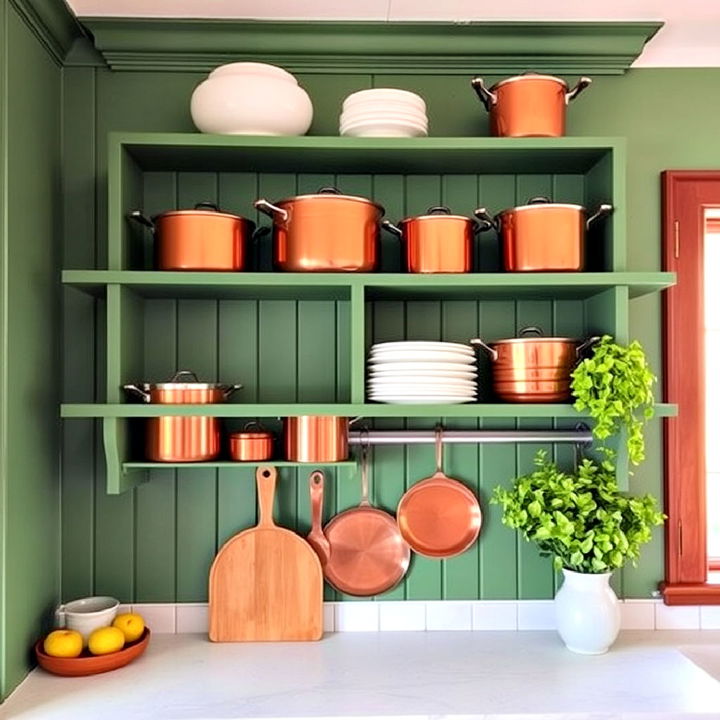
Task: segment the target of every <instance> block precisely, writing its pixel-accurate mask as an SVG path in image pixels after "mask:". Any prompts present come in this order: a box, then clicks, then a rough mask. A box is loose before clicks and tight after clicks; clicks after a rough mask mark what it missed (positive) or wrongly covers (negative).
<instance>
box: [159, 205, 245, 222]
mask: <svg viewBox="0 0 720 720" xmlns="http://www.w3.org/2000/svg"><path fill="white" fill-rule="evenodd" d="M176 215H180V216H187V215H190V216H197V215H199V216H203V217H214V218H217V217H222V218H229V219H230V220H242V221H243V222H246V223H250V224H251V225H253V226H254V225H255V223H254V222H252V221H251V220H248V219H247V218H245V217H243V216H242V215H234V214H233V213H229V212H225V211H224V210H221V209H220V208H219V207H218V206H217V205H216V204H215V203H211V202H200V203H197V204H196V205H195V207H194V208H193V209H185V210H167V211H166V212H163V213H160V214H159V215H154V216H153V222H157V221H158V220H160V219H161V218H168V217H175V216H176Z"/></svg>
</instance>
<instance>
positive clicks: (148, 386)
mask: <svg viewBox="0 0 720 720" xmlns="http://www.w3.org/2000/svg"><path fill="white" fill-rule="evenodd" d="M182 378H187V380H186V381H183V380H182ZM140 387H141V388H142V389H143V390H145V392H150V391H151V390H222V391H223V392H226V391H227V390H230V389H232V388H235V389H239V388H241V387H242V385H228V384H227V383H203V382H200V381H199V380H198V379H197V375H196V374H195V373H194V372H192V370H178V371H177V372H176V373H175V374H174V375H173V376H172V378H171V379H170V380H169V381H168V382H161V383H140Z"/></svg>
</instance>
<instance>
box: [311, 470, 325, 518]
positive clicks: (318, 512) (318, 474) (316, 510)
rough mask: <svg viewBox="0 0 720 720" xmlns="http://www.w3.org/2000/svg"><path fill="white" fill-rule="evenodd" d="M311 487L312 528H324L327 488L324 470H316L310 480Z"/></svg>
mask: <svg viewBox="0 0 720 720" xmlns="http://www.w3.org/2000/svg"><path fill="white" fill-rule="evenodd" d="M308 484H309V485H310V508H311V512H312V518H311V520H312V527H319V528H321V527H322V502H323V490H324V487H325V475H324V474H323V472H322V470H314V471H313V472H312V473H310V478H309V479H308Z"/></svg>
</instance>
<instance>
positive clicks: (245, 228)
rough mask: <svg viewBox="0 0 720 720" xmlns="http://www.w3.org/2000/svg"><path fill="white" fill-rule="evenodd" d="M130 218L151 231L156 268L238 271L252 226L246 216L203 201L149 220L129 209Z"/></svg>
mask: <svg viewBox="0 0 720 720" xmlns="http://www.w3.org/2000/svg"><path fill="white" fill-rule="evenodd" d="M130 218H131V219H132V220H135V221H136V222H138V223H140V224H141V225H144V226H145V227H149V228H150V229H151V230H152V231H153V234H154V236H155V264H156V265H157V268H158V269H159V270H213V271H223V270H225V271H237V270H242V269H243V268H244V267H245V258H246V246H247V244H248V242H249V241H250V239H251V238H252V234H253V231H254V229H255V223H253V222H250V220H248V219H247V218H244V217H241V216H240V215H231V214H230V213H226V212H222V211H221V210H220V208H218V206H217V205H215V204H213V203H205V202H204V203H198V204H197V205H196V206H195V209H194V210H171V211H169V212H164V213H162V214H160V215H156V216H155V217H153V218H152V220H151V219H150V218H148V217H146V216H145V215H143V214H142V212H141V211H140V210H133V211H132V212H131V213H130Z"/></svg>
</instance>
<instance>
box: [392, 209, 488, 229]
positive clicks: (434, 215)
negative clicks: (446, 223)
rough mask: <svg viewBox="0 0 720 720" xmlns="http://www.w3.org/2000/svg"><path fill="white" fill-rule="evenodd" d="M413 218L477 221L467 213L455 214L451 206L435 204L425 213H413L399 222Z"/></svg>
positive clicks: (406, 221) (401, 223) (440, 220)
mask: <svg viewBox="0 0 720 720" xmlns="http://www.w3.org/2000/svg"><path fill="white" fill-rule="evenodd" d="M411 220H424V221H428V220H433V221H436V222H437V221H439V222H442V221H443V220H465V222H468V223H472V224H474V223H475V221H474V220H473V219H472V218H469V217H465V215H453V213H451V212H450V208H447V207H445V206H444V205H435V206H434V207H430V208H428V210H427V212H426V213H425V214H424V215H413V216H412V217H407V218H404V219H403V220H401V221H400V223H399V224H400V225H403V224H404V223H408V222H410V221H411Z"/></svg>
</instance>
